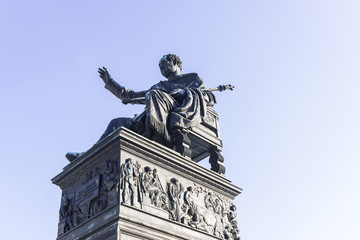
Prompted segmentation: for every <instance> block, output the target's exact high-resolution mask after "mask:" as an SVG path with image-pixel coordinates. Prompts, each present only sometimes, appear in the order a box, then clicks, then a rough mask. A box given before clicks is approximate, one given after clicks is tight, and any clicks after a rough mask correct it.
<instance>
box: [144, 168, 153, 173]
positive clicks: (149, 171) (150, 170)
mask: <svg viewBox="0 0 360 240" xmlns="http://www.w3.org/2000/svg"><path fill="white" fill-rule="evenodd" d="M144 170H145V172H147V173H151V172H152V169H151V167H145V169H144Z"/></svg>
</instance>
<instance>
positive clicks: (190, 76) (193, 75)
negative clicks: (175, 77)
mask: <svg viewBox="0 0 360 240" xmlns="http://www.w3.org/2000/svg"><path fill="white" fill-rule="evenodd" d="M182 77H183V78H192V79H196V80H201V81H202V78H201V77H200V76H199V74H197V73H185V74H183V75H182Z"/></svg>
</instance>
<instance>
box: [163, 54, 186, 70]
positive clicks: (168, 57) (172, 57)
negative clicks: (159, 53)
mask: <svg viewBox="0 0 360 240" xmlns="http://www.w3.org/2000/svg"><path fill="white" fill-rule="evenodd" d="M165 59H166V60H168V61H172V63H173V64H174V65H178V67H179V68H180V71H181V70H182V61H181V59H180V58H179V57H178V56H176V55H175V54H171V53H169V54H167V55H164V56H163V57H162V58H161V60H165Z"/></svg>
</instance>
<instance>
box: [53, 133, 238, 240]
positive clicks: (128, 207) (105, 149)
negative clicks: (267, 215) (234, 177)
mask: <svg viewBox="0 0 360 240" xmlns="http://www.w3.org/2000/svg"><path fill="white" fill-rule="evenodd" d="M52 182H53V183H54V184H56V185H58V186H59V187H60V188H61V189H62V199H61V207H60V211H59V226H58V238H57V239H58V240H74V239H104V240H105V239H106V240H110V239H111V240H119V239H122V240H123V239H126V240H127V239H129V240H132V239H147V240H153V239H154V240H155V239H156V240H160V239H161V240H163V239H169V240H170V239H183V240H185V239H186V240H195V239H207V240H211V239H239V238H238V235H239V234H238V232H239V230H238V227H237V222H236V208H235V206H234V205H233V200H234V198H235V197H236V196H237V195H238V194H239V193H240V192H241V189H240V188H238V187H236V186H234V185H232V184H231V183H230V180H229V179H227V178H226V177H224V175H220V174H218V173H216V172H214V171H211V170H208V169H205V168H204V167H202V166H200V165H198V164H197V163H196V162H194V161H192V160H191V159H190V158H188V157H183V156H181V155H180V154H179V153H177V152H175V151H173V150H170V149H168V148H167V147H164V146H162V145H160V144H157V143H155V142H153V141H150V140H148V139H146V138H144V137H142V136H140V135H138V134H136V133H134V132H132V131H130V130H127V129H125V128H121V129H120V130H119V131H116V132H114V133H113V134H111V135H110V136H108V137H107V138H106V139H104V140H103V141H102V142H100V143H98V144H96V145H95V146H93V147H92V148H91V149H89V150H88V151H87V152H86V153H85V154H84V155H83V156H81V157H80V158H78V159H76V160H75V161H74V162H71V163H70V164H68V165H67V166H66V167H65V168H64V170H63V171H62V172H61V173H60V174H59V175H57V176H56V177H54V178H53V179H52Z"/></svg>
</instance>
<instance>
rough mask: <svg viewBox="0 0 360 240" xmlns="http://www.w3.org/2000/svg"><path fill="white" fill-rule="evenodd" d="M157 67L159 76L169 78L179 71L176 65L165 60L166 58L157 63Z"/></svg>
mask: <svg viewBox="0 0 360 240" xmlns="http://www.w3.org/2000/svg"><path fill="white" fill-rule="evenodd" d="M159 67H160V71H161V74H162V75H163V76H164V77H166V78H169V77H170V76H171V75H173V74H174V73H176V72H177V71H178V69H179V67H178V65H174V64H173V62H172V61H169V60H167V59H166V58H162V59H161V60H160V62H159Z"/></svg>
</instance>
